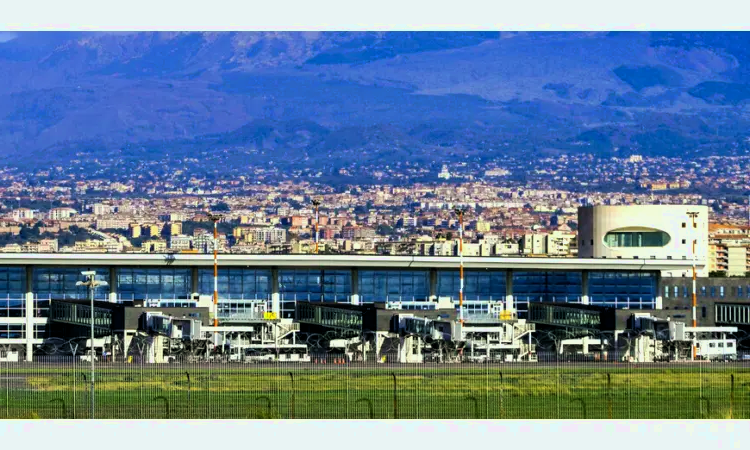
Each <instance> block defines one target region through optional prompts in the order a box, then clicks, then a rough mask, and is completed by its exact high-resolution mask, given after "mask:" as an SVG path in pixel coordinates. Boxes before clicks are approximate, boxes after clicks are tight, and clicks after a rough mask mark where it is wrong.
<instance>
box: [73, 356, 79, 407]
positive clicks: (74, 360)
mask: <svg viewBox="0 0 750 450" xmlns="http://www.w3.org/2000/svg"><path fill="white" fill-rule="evenodd" d="M77 390H78V377H76V355H75V353H73V419H75V418H76V391H77Z"/></svg>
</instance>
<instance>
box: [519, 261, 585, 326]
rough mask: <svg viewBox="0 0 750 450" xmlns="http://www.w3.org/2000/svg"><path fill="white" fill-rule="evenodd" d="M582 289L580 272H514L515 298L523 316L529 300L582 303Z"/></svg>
mask: <svg viewBox="0 0 750 450" xmlns="http://www.w3.org/2000/svg"><path fill="white" fill-rule="evenodd" d="M582 289H583V283H582V277H581V273H580V272H551V271H548V272H513V299H514V302H515V306H516V310H518V313H519V315H520V316H521V317H525V313H526V312H527V311H528V304H529V302H565V303H580V302H581V296H582V293H583V292H582Z"/></svg>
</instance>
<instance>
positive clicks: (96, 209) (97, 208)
mask: <svg viewBox="0 0 750 450" xmlns="http://www.w3.org/2000/svg"><path fill="white" fill-rule="evenodd" d="M91 212H93V213H94V215H95V216H103V215H106V214H110V213H112V207H111V206H110V205H104V204H101V203H96V204H94V205H93V206H92V207H91Z"/></svg>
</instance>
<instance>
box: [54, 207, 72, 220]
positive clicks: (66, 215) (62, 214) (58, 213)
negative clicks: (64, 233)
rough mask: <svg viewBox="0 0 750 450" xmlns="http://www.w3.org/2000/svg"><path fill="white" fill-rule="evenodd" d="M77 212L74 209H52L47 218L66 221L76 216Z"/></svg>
mask: <svg viewBox="0 0 750 450" xmlns="http://www.w3.org/2000/svg"><path fill="white" fill-rule="evenodd" d="M76 213H77V211H76V210H75V209H73V208H52V209H50V210H49V213H48V214H47V217H49V218H50V220H65V219H70V218H71V217H73V216H74V215H76Z"/></svg>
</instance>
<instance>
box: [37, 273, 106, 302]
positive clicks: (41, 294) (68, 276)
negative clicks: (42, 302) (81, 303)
mask: <svg viewBox="0 0 750 450" xmlns="http://www.w3.org/2000/svg"><path fill="white" fill-rule="evenodd" d="M89 270H94V271H96V278H97V279H98V280H103V281H106V282H107V286H103V287H100V288H97V289H96V290H95V291H94V298H95V299H97V300H106V299H108V298H109V290H110V287H109V283H110V280H109V269H108V268H104V267H98V268H96V267H35V268H34V272H33V279H32V290H33V291H34V294H36V296H37V298H39V299H46V300H49V299H51V298H56V299H66V298H72V299H86V298H88V295H89V294H88V289H87V288H86V286H76V283H77V282H79V281H85V277H84V276H83V275H81V272H84V271H89Z"/></svg>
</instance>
